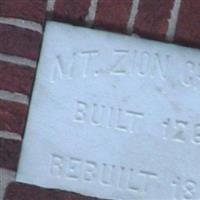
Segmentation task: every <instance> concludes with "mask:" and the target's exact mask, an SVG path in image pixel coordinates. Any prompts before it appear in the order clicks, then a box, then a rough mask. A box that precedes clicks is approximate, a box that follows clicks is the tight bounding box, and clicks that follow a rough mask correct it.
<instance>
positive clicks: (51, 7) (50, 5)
mask: <svg viewBox="0 0 200 200" xmlns="http://www.w3.org/2000/svg"><path fill="white" fill-rule="evenodd" d="M55 3H56V0H47V6H46V11H48V12H52V11H53V10H54V6H55Z"/></svg>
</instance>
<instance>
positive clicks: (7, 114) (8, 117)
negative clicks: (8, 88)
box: [0, 100, 27, 134]
mask: <svg viewBox="0 0 200 200" xmlns="http://www.w3.org/2000/svg"><path fill="white" fill-rule="evenodd" d="M26 113H27V105H24V104H20V103H16V102H9V101H5V100H0V130H4V131H10V132H15V133H19V134H22V133H23V129H24V125H25V119H26Z"/></svg>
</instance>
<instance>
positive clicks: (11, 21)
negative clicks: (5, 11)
mask: <svg viewBox="0 0 200 200" xmlns="http://www.w3.org/2000/svg"><path fill="white" fill-rule="evenodd" d="M0 23H1V24H7V25H13V26H17V27H20V28H25V29H29V30H32V31H37V32H39V33H42V25H41V24H39V23H37V22H33V21H28V20H24V19H17V18H8V17H0Z"/></svg>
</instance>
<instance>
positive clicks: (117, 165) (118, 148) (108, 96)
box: [17, 22, 200, 200]
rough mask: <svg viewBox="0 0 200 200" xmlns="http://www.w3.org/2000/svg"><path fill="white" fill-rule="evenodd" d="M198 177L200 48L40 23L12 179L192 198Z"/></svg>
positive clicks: (130, 195)
mask: <svg viewBox="0 0 200 200" xmlns="http://www.w3.org/2000/svg"><path fill="white" fill-rule="evenodd" d="M199 170H200V52H199V50H195V49H191V48H185V47H180V46H176V45H172V44H164V43H160V42H154V41H150V40H145V39H141V38H139V37H136V36H124V35H118V34H113V33H108V32H103V31H97V30H91V29H87V28H79V27H74V26H71V25H63V24H59V23H55V22H48V23H47V26H46V30H45V35H44V42H43V47H42V52H41V57H40V61H39V66H38V71H37V77H36V82H35V86H34V90H33V97H32V101H31V108H30V113H29V117H28V123H27V127H26V133H25V140H24V144H23V150H22V156H21V161H20V166H19V171H18V176H17V180H18V181H20V182H25V183H30V184H35V185H38V186H42V187H47V188H59V189H62V190H67V191H73V192H77V193H81V194H83V195H88V196H94V197H99V198H104V199H115V200H116V199H117V200H133V199H137V200H138V199H146V200H149V199H153V200H155V199H167V200H169V199H170V200H172V199H173V200H176V199H177V200H184V199H195V200H197V199H200V175H199Z"/></svg>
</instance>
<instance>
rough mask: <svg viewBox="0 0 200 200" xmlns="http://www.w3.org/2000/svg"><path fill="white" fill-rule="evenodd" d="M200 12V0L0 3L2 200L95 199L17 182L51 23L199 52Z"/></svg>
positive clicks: (5, 0)
mask: <svg viewBox="0 0 200 200" xmlns="http://www.w3.org/2000/svg"><path fill="white" fill-rule="evenodd" d="M199 10H200V1H197V0H166V1H158V0H0V200H1V199H4V200H23V199H33V200H39V199H42V200H44V199H48V200H51V199H52V200H57V199H59V200H61V199H70V200H77V199H82V200H83V199H94V198H89V197H83V196H80V195H78V194H74V193H69V192H62V191H57V190H47V189H42V188H38V187H34V186H31V185H25V184H19V183H16V182H15V181H14V180H15V173H16V170H17V164H18V159H19V155H20V149H21V142H22V139H23V132H24V127H25V122H26V116H27V112H28V105H29V100H30V98H31V90H32V84H33V81H34V76H35V69H36V66H37V60H38V58H39V54H40V45H41V41H42V34H43V27H44V24H45V21H46V20H47V19H49V20H54V21H60V22H63V23H71V24H75V25H81V26H87V27H89V28H97V29H105V30H109V31H116V32H120V33H123V34H129V35H130V37H131V34H138V35H140V36H142V37H147V38H151V39H155V40H161V41H163V42H174V43H178V44H181V45H187V46H191V47H197V48H198V47H200V28H199V24H200V12H199ZM5 191H6V192H5ZM3 196H4V198H3Z"/></svg>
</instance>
